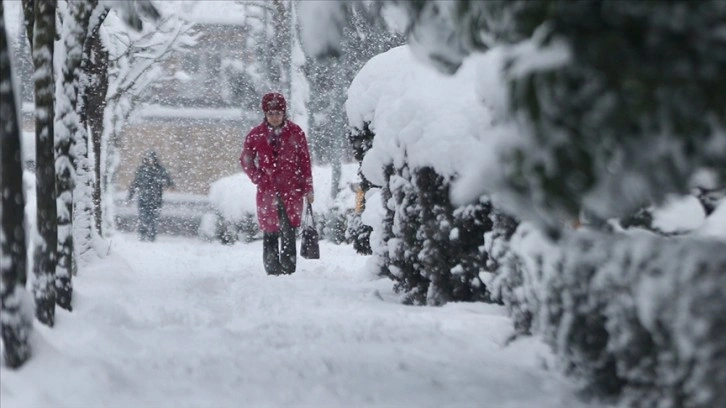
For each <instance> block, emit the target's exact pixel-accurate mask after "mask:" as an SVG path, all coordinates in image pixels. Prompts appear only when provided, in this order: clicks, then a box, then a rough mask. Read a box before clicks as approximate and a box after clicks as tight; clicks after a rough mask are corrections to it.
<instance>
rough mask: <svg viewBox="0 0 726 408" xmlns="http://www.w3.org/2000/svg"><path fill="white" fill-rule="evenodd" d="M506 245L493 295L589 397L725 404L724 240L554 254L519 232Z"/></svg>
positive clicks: (644, 237) (630, 238) (589, 242)
mask: <svg viewBox="0 0 726 408" xmlns="http://www.w3.org/2000/svg"><path fill="white" fill-rule="evenodd" d="M724 208H726V207H724ZM713 216H716V217H718V215H717V213H716V212H715V213H714V214H713V215H712V217H713ZM679 221H680V222H683V220H679ZM709 221H710V222H717V221H719V220H718V218H714V219H713V220H711V217H709ZM721 221H722V220H721ZM710 222H708V223H705V224H704V225H703V227H705V228H706V229H707V230H710V229H709V228H710V227H709V225H710ZM721 226H722V227H725V226H726V223H722V224H721ZM699 231H700V230H699ZM722 234H726V228H725V229H724V232H723V233H722ZM510 245H511V250H510V251H509V252H508V255H507V257H506V259H505V260H504V261H503V267H502V268H501V269H500V271H499V272H500V275H498V276H497V279H496V281H495V282H496V283H497V285H495V286H494V287H495V289H498V291H497V293H498V294H499V295H500V296H501V297H502V299H503V300H504V302H505V304H506V305H507V308H508V310H509V312H510V313H511V315H512V317H513V319H514V323H515V329H516V330H517V331H518V332H519V333H530V332H533V333H537V334H539V335H541V336H542V337H543V338H544V340H545V341H546V342H547V343H548V344H550V345H551V346H552V348H553V350H554V351H555V353H556V355H557V356H558V357H559V362H560V363H561V365H562V368H563V369H564V370H565V371H566V372H567V373H568V374H570V375H572V376H574V377H576V378H578V379H579V380H580V381H581V383H582V386H583V389H584V390H585V391H586V392H587V394H588V395H591V396H599V397H615V398H618V399H619V400H620V402H621V403H622V404H624V405H625V406H643V407H646V406H647V407H712V406H719V403H720V401H723V400H724V398H725V397H726V393H725V390H724V388H723V384H725V383H726V382H725V381H726V376H725V375H724V372H723V370H722V367H723V366H724V364H726V339H725V338H724V337H723V335H722V334H721V332H722V330H723V328H724V327H726V314H724V313H723V310H724V308H726V275H725V274H724V271H726V240H723V239H712V237H710V236H709V237H707V238H703V237H700V236H698V235H696V234H692V235H689V236H682V237H677V238H665V237H659V236H656V235H654V234H650V233H645V232H637V233H629V234H624V233H618V234H603V233H597V232H588V231H585V232H580V231H578V232H573V233H570V234H569V235H568V237H566V238H565V239H564V240H563V241H562V242H560V243H559V244H558V245H554V244H553V243H552V242H550V241H549V240H548V239H546V238H545V237H544V236H543V235H542V234H541V233H540V232H539V231H537V230H536V229H535V228H534V227H533V226H532V225H531V224H522V225H521V226H520V227H519V229H518V230H517V232H516V233H515V234H514V236H513V237H512V240H511V242H510Z"/></svg>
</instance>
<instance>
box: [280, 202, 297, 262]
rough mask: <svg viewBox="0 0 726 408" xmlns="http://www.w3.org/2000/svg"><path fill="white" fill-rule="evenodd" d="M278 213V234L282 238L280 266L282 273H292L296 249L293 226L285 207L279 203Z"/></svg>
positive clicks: (295, 259)
mask: <svg viewBox="0 0 726 408" xmlns="http://www.w3.org/2000/svg"><path fill="white" fill-rule="evenodd" d="M279 211H280V212H279V214H280V235H281V238H282V253H281V255H280V266H281V267H282V273H284V274H287V275H292V274H293V273H295V264H296V261H297V249H296V248H295V228H293V227H292V226H291V225H290V220H289V219H288V218H287V213H286V212H285V207H283V205H282V203H279Z"/></svg>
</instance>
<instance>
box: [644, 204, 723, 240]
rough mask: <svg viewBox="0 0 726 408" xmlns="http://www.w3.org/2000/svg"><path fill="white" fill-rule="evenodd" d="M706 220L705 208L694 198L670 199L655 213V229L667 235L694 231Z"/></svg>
mask: <svg viewBox="0 0 726 408" xmlns="http://www.w3.org/2000/svg"><path fill="white" fill-rule="evenodd" d="M705 220H706V213H705V212H704V210H703V206H702V205H701V203H700V202H699V201H698V199H697V198H696V197H694V196H684V197H670V198H669V199H668V200H667V201H666V202H665V204H664V205H663V206H661V207H659V208H658V209H656V210H654V211H653V227H655V228H657V229H658V230H660V231H663V232H665V233H671V232H682V231H692V230H695V229H697V228H699V227H700V226H701V225H703V223H704V221H705ZM724 227H725V228H726V225H724Z"/></svg>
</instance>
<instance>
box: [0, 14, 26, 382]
mask: <svg viewBox="0 0 726 408" xmlns="http://www.w3.org/2000/svg"><path fill="white" fill-rule="evenodd" d="M10 55H11V50H10V44H9V42H8V37H7V34H6V30H5V12H4V7H3V3H2V2H0V73H1V74H0V123H2V126H0V155H1V156H0V191H2V192H3V194H2V201H0V302H1V303H2V309H0V332H1V333H2V341H3V351H4V360H5V364H6V365H7V366H8V367H12V368H16V367H20V366H21V365H22V364H23V363H25V361H27V360H28V359H29V358H30V355H31V348H30V343H29V337H30V332H31V330H32V324H33V320H32V314H33V312H32V310H29V309H30V308H29V307H28V303H27V302H26V301H25V299H26V296H27V295H26V292H25V287H24V284H25V282H24V280H23V279H21V277H22V276H25V275H26V257H27V247H26V242H25V222H24V220H25V216H24V211H25V198H24V195H23V166H22V159H21V154H20V126H19V125H20V123H19V121H18V119H19V118H18V110H17V104H16V102H17V101H16V96H17V94H16V93H15V85H14V78H13V72H14V71H13V69H12V66H11V62H10Z"/></svg>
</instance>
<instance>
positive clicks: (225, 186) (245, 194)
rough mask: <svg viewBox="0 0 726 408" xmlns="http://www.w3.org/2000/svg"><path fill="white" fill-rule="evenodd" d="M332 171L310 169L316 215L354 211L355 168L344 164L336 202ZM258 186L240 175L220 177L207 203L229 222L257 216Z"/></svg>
mask: <svg viewBox="0 0 726 408" xmlns="http://www.w3.org/2000/svg"><path fill="white" fill-rule="evenodd" d="M332 177H333V170H332V167H331V166H313V188H314V189H315V201H314V203H313V210H314V211H315V212H316V213H323V212H327V211H328V210H329V209H331V208H333V207H338V208H353V207H354V206H355V192H354V191H353V189H352V188H351V185H352V184H354V183H357V182H358V165H357V164H356V163H349V164H344V165H342V167H341V178H340V184H339V186H338V189H339V191H338V193H337V194H336V196H335V198H333V196H332V194H331V186H332V183H333V182H332ZM256 197H257V186H256V185H254V184H252V182H251V181H250V178H249V177H247V175H246V174H244V173H242V172H240V173H237V174H233V175H231V176H226V177H222V178H220V179H219V180H217V181H215V182H213V183H212V184H211V185H210V186H209V195H208V199H209V203H210V204H211V205H212V207H214V209H215V210H217V211H219V213H220V214H221V215H222V217H223V218H224V219H226V220H228V221H232V222H237V221H241V220H243V219H244V218H245V217H246V216H247V215H248V214H257V204H256V202H257V201H256V200H257V199H256Z"/></svg>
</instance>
